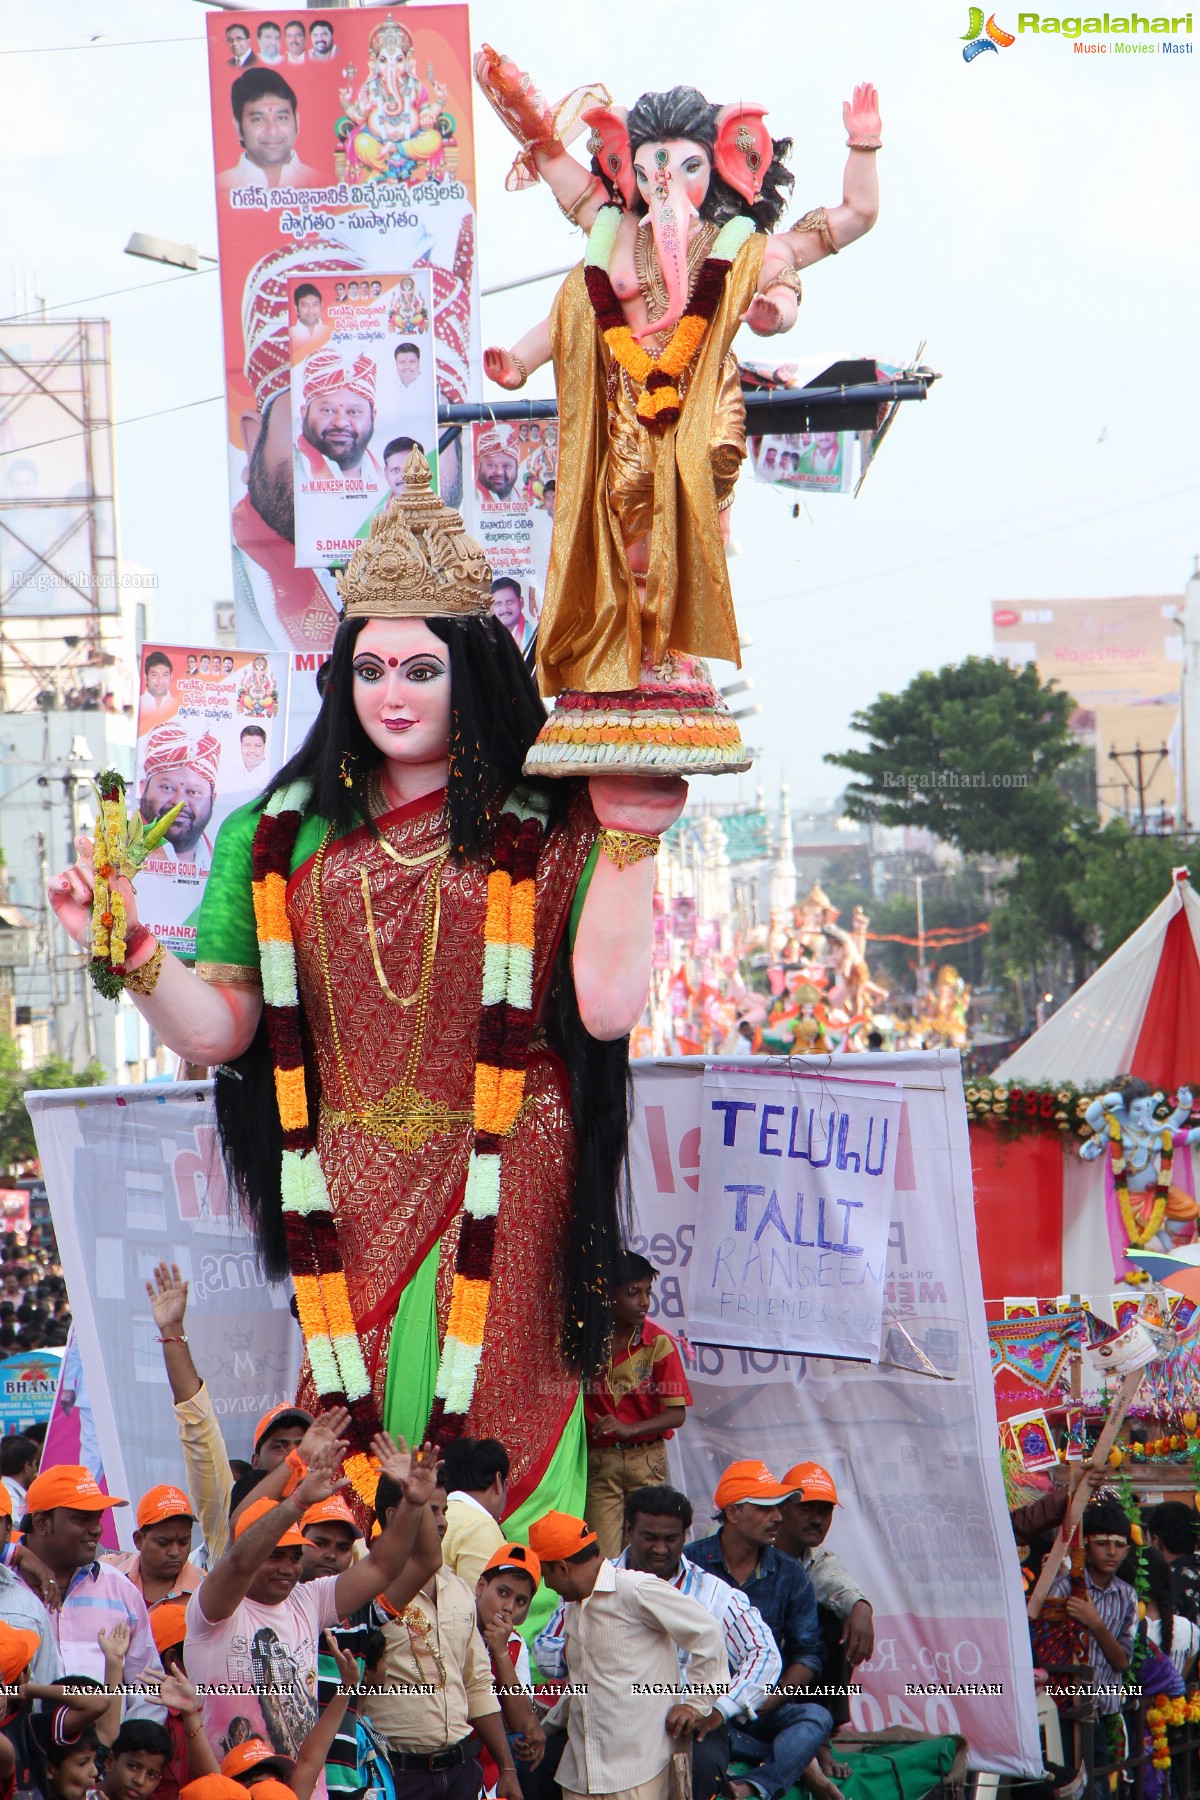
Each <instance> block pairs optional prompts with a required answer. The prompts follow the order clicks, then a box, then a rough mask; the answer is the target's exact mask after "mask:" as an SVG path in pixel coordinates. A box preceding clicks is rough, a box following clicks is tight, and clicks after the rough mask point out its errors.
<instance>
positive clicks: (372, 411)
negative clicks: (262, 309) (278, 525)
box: [289, 269, 438, 569]
mask: <svg viewBox="0 0 1200 1800" xmlns="http://www.w3.org/2000/svg"><path fill="white" fill-rule="evenodd" d="M289 286H290V287H291V288H292V290H293V301H294V300H295V296H296V294H297V293H298V291H299V289H300V288H301V287H306V288H309V289H315V290H316V293H317V296H318V298H319V299H320V301H321V305H322V310H323V312H324V316H325V318H326V320H327V321H328V324H329V327H330V335H329V337H328V339H327V340H326V342H325V343H324V344H323V345H321V346H320V347H319V348H313V347H312V346H311V345H310V344H308V343H305V342H301V341H298V340H295V339H293V340H292V345H291V365H292V374H291V412H292V438H293V450H292V493H293V506H294V534H293V535H294V542H295V551H296V564H297V567H298V568H308V569H320V568H324V569H329V568H336V567H338V566H339V565H340V564H342V563H345V562H348V561H349V559H350V556H351V554H352V553H353V551H354V548H355V545H356V543H357V541H358V537H359V536H361V535H362V533H363V532H364V530H365V529H366V527H367V524H368V521H369V520H370V519H372V518H373V517H374V515H375V513H376V512H377V511H378V510H379V508H380V507H381V506H384V505H386V504H387V502H388V500H389V499H390V498H391V496H392V494H393V493H394V492H395V491H396V489H397V487H398V484H399V481H400V479H401V471H402V470H403V466H404V461H405V458H406V457H407V455H408V453H409V451H410V450H411V449H412V448H413V445H414V444H418V445H420V447H421V449H422V450H423V451H424V452H425V455H426V457H427V458H428V461H429V463H430V466H431V468H432V469H433V471H434V478H435V480H436V477H437V443H438V428H437V378H436V356H435V345H434V340H433V292H432V285H431V281H430V274H429V270H428V269H407V270H404V271H402V272H398V273H394V274H375V275H371V276H368V277H364V278H363V279H362V280H358V281H349V282H342V281H336V280H333V279H331V278H329V277H324V278H319V277H318V278H314V277H307V278H306V279H305V280H303V281H300V280H293V281H292V282H291V283H290V284H289Z"/></svg>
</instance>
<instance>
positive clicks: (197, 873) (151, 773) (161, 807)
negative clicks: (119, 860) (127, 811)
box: [133, 644, 288, 956]
mask: <svg viewBox="0 0 1200 1800" xmlns="http://www.w3.org/2000/svg"><path fill="white" fill-rule="evenodd" d="M140 677H141V679H140V682H139V695H138V721H137V727H138V728H137V744H136V748H135V752H134V757H135V768H134V786H133V793H134V796H135V798H136V803H137V807H138V810H139V811H140V813H141V815H142V818H143V819H144V820H145V821H146V823H147V824H150V823H152V822H153V821H154V820H155V819H157V818H160V817H161V816H162V814H163V813H166V812H169V811H170V810H171V808H172V807H173V806H175V805H177V804H178V805H181V806H182V811H181V812H180V813H179V815H178V817H177V818H176V820H175V823H174V824H173V825H172V826H171V829H170V830H169V831H168V833H167V835H166V837H165V838H164V840H163V842H162V843H161V844H160V845H159V847H158V849H157V850H155V851H154V853H153V854H152V855H151V856H148V857H147V858H146V860H145V862H144V863H143V864H142V866H141V869H140V870H139V872H138V878H137V904H138V916H139V918H140V919H141V920H142V921H143V923H145V924H146V925H148V926H149V927H150V929H151V930H152V931H153V932H154V934H155V936H156V937H158V938H159V939H160V940H161V942H162V943H163V944H165V945H166V947H167V949H168V950H174V951H175V952H176V954H177V955H179V956H194V955H195V950H196V917H195V915H196V913H197V911H198V909H199V906H200V901H201V899H202V897H203V894H204V885H205V883H206V881H207V880H208V871H209V867H210V865H211V863H212V853H213V845H214V843H215V842H216V837H217V832H218V831H219V830H220V827H221V825H222V823H223V822H224V820H225V819H226V818H227V817H228V815H229V814H230V813H231V812H233V811H234V809H235V808H236V807H239V806H244V805H245V803H246V801H247V800H252V799H253V798H254V796H255V795H256V794H260V793H261V792H262V790H263V788H264V787H265V786H266V785H267V782H268V781H269V780H270V778H271V776H272V775H273V774H274V773H275V771H276V770H277V769H279V768H281V767H282V766H283V762H284V745H285V740H286V722H287V721H286V715H287V694H288V658H287V657H286V656H285V655H283V654H281V653H280V652H278V651H276V652H268V651H262V650H258V651H255V650H222V649H214V648H213V646H212V645H211V644H189V645H179V644H145V645H143V647H142V655H141V663H140Z"/></svg>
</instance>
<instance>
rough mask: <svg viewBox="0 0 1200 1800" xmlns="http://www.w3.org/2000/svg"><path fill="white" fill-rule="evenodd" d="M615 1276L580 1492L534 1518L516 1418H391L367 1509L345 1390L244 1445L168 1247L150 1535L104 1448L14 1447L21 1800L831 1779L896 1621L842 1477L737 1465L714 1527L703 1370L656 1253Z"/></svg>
mask: <svg viewBox="0 0 1200 1800" xmlns="http://www.w3.org/2000/svg"><path fill="white" fill-rule="evenodd" d="M622 1274H623V1275H624V1276H625V1280H624V1281H623V1282H622V1284H621V1286H620V1288H619V1290H618V1294H617V1297H616V1300H615V1303H614V1310H613V1348H612V1356H611V1359H610V1366H609V1370H608V1372H607V1374H606V1376H605V1377H604V1379H603V1380H602V1381H600V1382H598V1383H596V1384H594V1391H593V1392H591V1393H590V1394H588V1395H587V1397H586V1413H587V1423H588V1436H589V1480H588V1491H587V1500H586V1501H585V1506H584V1515H585V1516H575V1515H572V1514H568V1513H565V1512H558V1511H551V1512H548V1513H546V1514H545V1515H544V1516H543V1517H541V1518H535V1519H534V1520H533V1522H532V1523H531V1524H530V1525H529V1528H528V1530H527V1532H525V1533H523V1534H522V1536H523V1538H524V1539H525V1541H515V1540H514V1539H513V1538H511V1537H510V1536H509V1534H508V1533H506V1530H505V1527H504V1519H505V1514H506V1511H507V1504H508V1478H509V1458H508V1455H507V1453H506V1451H505V1448H504V1446H503V1445H502V1444H501V1443H499V1442H498V1441H496V1440H495V1439H472V1438H463V1439H458V1440H455V1441H452V1442H448V1443H447V1444H446V1445H444V1446H443V1447H442V1448H441V1449H440V1450H439V1449H435V1447H434V1446H433V1445H430V1444H425V1445H421V1446H418V1447H416V1448H414V1449H412V1450H410V1449H409V1448H408V1447H407V1446H406V1445H405V1444H404V1443H403V1442H399V1443H397V1442H394V1441H393V1440H392V1438H390V1437H389V1436H388V1435H387V1434H386V1433H384V1434H381V1435H380V1436H379V1437H378V1438H376V1440H375V1442H374V1444H373V1446H372V1450H373V1455H374V1457H375V1459H376V1461H377V1463H378V1468H379V1480H378V1487H377V1491H376V1494H375V1498H374V1506H373V1510H372V1512H371V1514H370V1515H369V1516H368V1515H365V1514H363V1513H362V1512H361V1511H360V1509H359V1506H358V1503H357V1502H353V1499H352V1497H351V1499H350V1500H348V1498H347V1496H348V1494H349V1490H348V1488H347V1486H346V1483H345V1480H344V1477H343V1475H342V1460H343V1450H344V1434H345V1431H346V1427H347V1425H348V1414H346V1413H345V1412H344V1411H340V1410H337V1409H335V1410H332V1411H329V1412H326V1413H323V1414H321V1415H319V1416H318V1417H315V1418H314V1417H312V1416H310V1415H309V1414H308V1413H307V1412H306V1411H304V1410H303V1409H302V1408H301V1407H299V1406H298V1405H295V1404H293V1403H291V1402H285V1403H284V1404H282V1405H279V1406H276V1407H274V1408H273V1409H271V1410H270V1411H269V1412H268V1413H266V1414H265V1415H264V1417H263V1418H262V1419H260V1420H259V1422H258V1425H257V1427H256V1429H255V1433H254V1448H253V1453H252V1455H251V1457H250V1460H249V1462H248V1463H240V1462H237V1461H234V1460H231V1459H230V1457H229V1455H228V1454H227V1451H226V1448H225V1445H224V1442H223V1440H222V1437H221V1434H220V1431H219V1428H218V1425H217V1421H216V1417H215V1413H214V1409H213V1405H212V1400H211V1396H210V1395H209V1392H208V1389H207V1387H206V1385H205V1383H204V1381H203V1380H202V1378H201V1376H200V1374H199V1372H198V1370H197V1369H196V1367H195V1365H194V1363H193V1362H192V1358H191V1353H190V1350H189V1347H188V1341H187V1331H186V1314H187V1284H186V1282H184V1281H183V1280H182V1279H181V1278H180V1275H179V1271H178V1270H177V1269H176V1268H174V1267H171V1266H168V1265H166V1264H162V1265H160V1266H159V1267H158V1268H157V1269H156V1270H155V1271H154V1274H153V1279H152V1280H151V1282H150V1283H149V1284H148V1292H149V1298H150V1302H151V1307H152V1311H153V1317H154V1320H155V1323H156V1326H157V1328H158V1335H159V1339H160V1342H161V1345H162V1354H163V1359H164V1364H165V1368H166V1374H167V1379H168V1382H169V1384H170V1388H171V1395H172V1401H173V1405H174V1414H175V1421H176V1427H177V1433H178V1442H179V1479H178V1481H177V1482H171V1483H166V1484H160V1485H158V1486H155V1487H153V1488H152V1489H150V1491H149V1492H147V1493H145V1494H142V1495H140V1496H138V1497H137V1498H136V1500H135V1502H134V1513H133V1518H134V1525H135V1529H134V1530H133V1532H132V1541H133V1549H132V1550H130V1551H125V1552H116V1553H114V1552H111V1551H106V1550H104V1549H102V1548H101V1539H102V1536H103V1529H102V1528H103V1524H104V1515H105V1514H106V1513H107V1512H110V1511H112V1510H113V1509H116V1508H123V1507H125V1506H126V1505H127V1504H129V1502H128V1501H126V1500H125V1499H124V1498H122V1497H121V1496H118V1495H112V1494H109V1493H107V1492H105V1490H104V1486H103V1485H102V1484H101V1483H100V1482H98V1481H97V1479H96V1477H95V1474H94V1473H93V1472H92V1471H91V1470H90V1469H89V1468H87V1467H85V1466H83V1465H66V1464H50V1465H49V1466H47V1464H46V1461H45V1458H44V1457H43V1456H42V1454H41V1447H40V1445H39V1444H37V1443H34V1442H31V1441H30V1440H29V1439H28V1438H25V1437H21V1438H12V1437H10V1438H8V1439H7V1440H5V1441H4V1446H3V1457H4V1460H3V1485H0V1681H2V1683H3V1694H4V1700H3V1704H4V1708H5V1716H4V1718H3V1720H2V1721H0V1800H34V1797H35V1796H37V1797H40V1800H96V1797H100V1796H103V1797H104V1800H244V1797H243V1795H242V1793H241V1790H243V1789H245V1788H253V1789H255V1790H256V1794H257V1800H312V1797H313V1796H315V1797H316V1800H326V1797H328V1800H368V1796H369V1797H370V1800H478V1797H479V1796H481V1795H483V1794H486V1795H488V1796H501V1797H502V1800H563V1797H566V1800H570V1797H571V1796H574V1795H579V1796H583V1795H598V1794H605V1795H613V1796H617V1795H620V1796H625V1795H629V1796H631V1797H636V1800H668V1795H670V1794H672V1793H676V1792H679V1791H686V1792H690V1793H691V1794H692V1795H693V1796H694V1800H715V1796H716V1795H718V1794H722V1795H725V1796H728V1797H731V1800H752V1797H753V1796H759V1797H760V1800H776V1796H778V1795H782V1794H784V1793H785V1792H787V1790H788V1789H789V1788H791V1787H792V1786H793V1785H794V1784H796V1783H797V1782H799V1781H803V1782H804V1783H805V1784H806V1785H807V1787H808V1788H809V1791H810V1793H812V1794H813V1795H815V1796H816V1797H817V1800H838V1796H839V1789H838V1787H837V1782H838V1780H839V1779H841V1778H842V1776H843V1773H844V1771H843V1770H842V1768H841V1765H839V1764H838V1763H837V1762H836V1761H835V1760H834V1755H833V1750H832V1747H831V1739H832V1737H833V1734H834V1732H835V1730H836V1728H837V1726H838V1724H839V1723H841V1722H842V1721H843V1720H844V1719H845V1718H846V1717H847V1706H846V1699H845V1696H846V1691H847V1686H848V1683H849V1681H850V1680H851V1679H852V1676H853V1671H854V1668H855V1666H856V1664H858V1663H859V1662H861V1661H863V1660H865V1659H866V1658H868V1657H869V1656H870V1654H871V1649H872V1626H871V1617H872V1615H871V1607H870V1603H869V1601H868V1599H867V1597H866V1595H865V1594H863V1593H862V1592H861V1590H860V1589H859V1588H858V1587H857V1585H856V1584H855V1582H854V1580H853V1577H852V1576H851V1575H850V1574H849V1573H848V1571H847V1570H846V1569H845V1568H844V1567H843V1566H842V1564H841V1563H840V1562H839V1560H838V1558H837V1557H836V1556H835V1555H834V1554H833V1553H832V1552H830V1551H829V1550H828V1549H826V1548H825V1546H824V1539H825V1536H826V1534H827V1533H828V1531H829V1528H830V1524H831V1522H832V1519H833V1516H834V1509H835V1507H836V1506H837V1505H838V1497H837V1492H836V1488H835V1486H834V1483H833V1480H832V1478H831V1477H830V1475H829V1473H828V1472H827V1471H826V1470H825V1469H823V1468H821V1467H820V1466H819V1465H818V1464H816V1463H814V1462H798V1463H797V1464H795V1466H793V1467H791V1468H789V1469H788V1470H786V1471H785V1472H783V1473H782V1474H781V1475H780V1476H779V1477H778V1478H777V1477H776V1476H775V1475H774V1474H773V1473H772V1472H771V1471H770V1470H769V1469H768V1468H767V1466H766V1464H765V1463H761V1462H747V1461H741V1462H737V1463H734V1464H732V1465H731V1466H730V1467H728V1468H727V1469H725V1471H724V1472H723V1473H722V1475H721V1477H720V1479H719V1481H718V1483H717V1486H716V1489H715V1492H714V1494H713V1498H712V1508H713V1517H712V1520H711V1521H700V1520H695V1519H694V1517H693V1509H692V1506H691V1504H690V1502H689V1500H688V1498H687V1497H686V1495H684V1494H683V1493H681V1492H679V1491H678V1490H677V1489H675V1488H674V1487H672V1486H670V1485H669V1484H668V1482H667V1479H666V1462H665V1448H664V1440H665V1439H666V1437H667V1436H668V1435H669V1434H670V1433H671V1432H673V1431H675V1430H678V1429H679V1427H680V1426H681V1425H682V1424H683V1423H684V1420H685V1417H686V1407H687V1405H688V1404H689V1402H690V1395H689V1393H688V1391H687V1382H686V1378H685V1376H684V1373H683V1368H682V1364H681V1362H680V1360H679V1356H678V1352H677V1350H676V1348H675V1346H674V1344H673V1341H672V1340H671V1339H670V1337H669V1336H668V1334H666V1333H665V1332H663V1331H661V1329H660V1328H658V1327H657V1326H655V1325H653V1324H652V1323H651V1321H650V1320H649V1318H648V1316H647V1315H648V1312H649V1303H650V1295H651V1291H652V1283H653V1279H654V1270H653V1268H652V1266H651V1265H650V1264H649V1263H647V1262H645V1260H644V1259H643V1258H639V1257H630V1258H629V1259H627V1262H626V1265H625V1267H624V1269H623V1270H622ZM0 1281H2V1282H3V1290H4V1292H5V1294H6V1295H7V1294H8V1292H9V1283H10V1281H11V1282H12V1283H13V1284H14V1286H15V1287H16V1289H17V1292H18V1296H19V1297H20V1306H21V1308H22V1309H24V1308H25V1306H26V1304H27V1296H28V1295H30V1293H33V1294H34V1296H35V1297H34V1299H33V1301H32V1303H31V1304H32V1306H36V1307H39V1308H40V1307H45V1308H46V1309H47V1310H49V1309H50V1308H51V1307H54V1306H55V1303H56V1302H57V1300H58V1297H59V1288H58V1286H56V1285H55V1284H56V1283H58V1282H60V1281H61V1276H60V1274H59V1273H58V1272H57V1271H56V1270H52V1266H51V1267H50V1268H44V1267H41V1266H39V1265H38V1263H37V1261H36V1259H27V1261H26V1262H25V1263H24V1264H18V1265H17V1267H14V1268H13V1271H12V1274H11V1275H10V1273H9V1265H5V1267H4V1270H3V1274H2V1275H0ZM21 1322H22V1324H23V1325H24V1324H26V1323H28V1322H29V1321H28V1320H27V1319H26V1320H22V1321H21ZM41 1327H42V1330H43V1333H44V1332H45V1330H46V1329H48V1328H49V1327H48V1325H47V1324H46V1323H45V1322H41ZM593 1509H594V1513H595V1516H594V1517H593ZM531 1614H532V1615H533V1617H532V1620H531ZM683 1765H686V1769H685V1768H684V1767H683ZM680 1779H682V1780H684V1781H685V1787H684V1789H682V1790H680V1789H678V1788H677V1787H676V1786H674V1785H673V1784H674V1783H675V1782H676V1781H678V1780H680Z"/></svg>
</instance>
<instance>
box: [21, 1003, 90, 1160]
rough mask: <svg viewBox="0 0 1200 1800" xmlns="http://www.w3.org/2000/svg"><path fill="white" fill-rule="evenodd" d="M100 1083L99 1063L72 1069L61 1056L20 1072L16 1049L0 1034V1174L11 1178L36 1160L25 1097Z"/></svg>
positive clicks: (31, 1124) (35, 1148)
mask: <svg viewBox="0 0 1200 1800" xmlns="http://www.w3.org/2000/svg"><path fill="white" fill-rule="evenodd" d="M103 1080H104V1070H103V1069H102V1068H101V1066H100V1064H99V1063H95V1062H94V1063H89V1064H88V1067H87V1068H86V1069H80V1070H75V1069H73V1068H72V1067H71V1065H70V1063H69V1062H65V1061H64V1060H63V1058H62V1057H61V1056H52V1057H50V1058H49V1060H48V1061H46V1062H44V1063H42V1065H41V1066H40V1068H37V1069H22V1067H21V1059H20V1057H19V1056H18V1054H17V1046H16V1045H15V1044H14V1043H13V1040H12V1039H11V1038H10V1037H9V1036H7V1034H5V1033H0V1174H5V1175H8V1176H14V1175H16V1174H18V1173H19V1172H20V1170H21V1169H22V1167H23V1166H24V1165H25V1164H27V1163H31V1162H33V1161H35V1160H36V1157H37V1144H36V1142H35V1140H34V1136H33V1120H32V1119H31V1118H30V1117H29V1108H28V1107H27V1106H26V1104H25V1095H26V1094H27V1093H28V1092H29V1091H30V1090H31V1089H34V1088H71V1087H98V1086H99V1085H100V1084H101V1083H102V1082H103Z"/></svg>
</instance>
